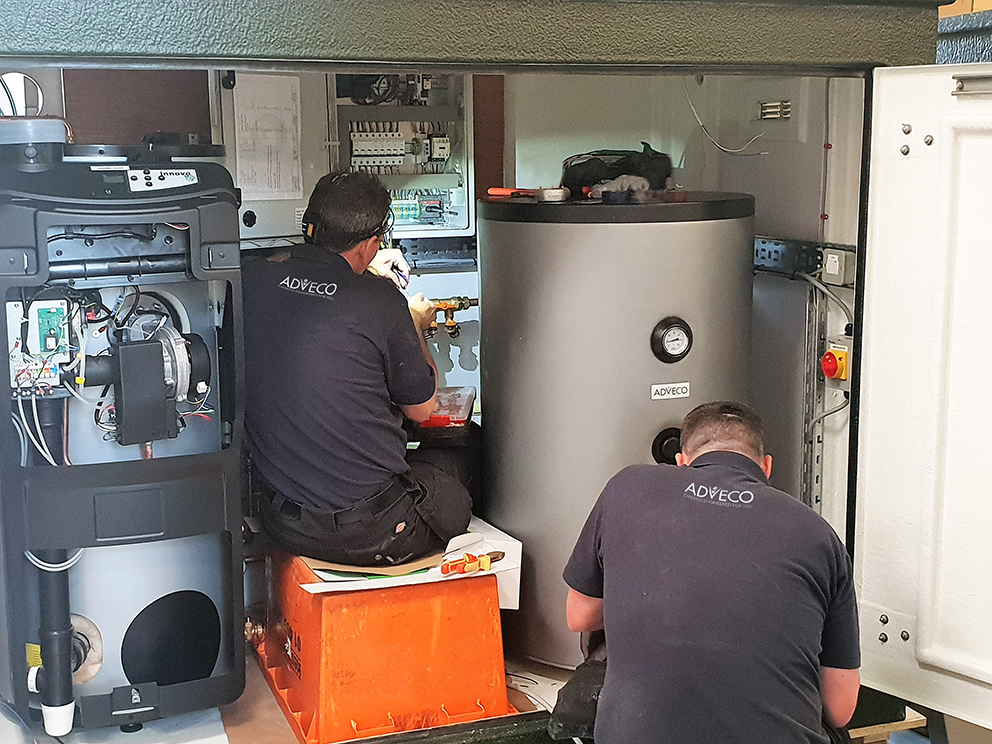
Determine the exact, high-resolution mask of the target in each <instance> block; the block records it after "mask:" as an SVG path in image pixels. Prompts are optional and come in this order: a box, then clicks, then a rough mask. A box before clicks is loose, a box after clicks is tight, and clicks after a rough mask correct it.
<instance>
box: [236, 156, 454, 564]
mask: <svg viewBox="0 0 992 744" xmlns="http://www.w3.org/2000/svg"><path fill="white" fill-rule="evenodd" d="M391 218H392V214H391V211H390V198H389V192H388V191H386V189H385V188H383V186H382V184H381V183H379V181H378V179H376V178H375V177H374V176H371V175H368V174H365V173H340V174H332V175H327V176H324V177H323V178H322V179H320V181H319V182H318V184H317V186H316V188H315V189H314V192H313V194H312V195H311V197H310V203H309V206H308V207H307V210H306V212H305V213H304V215H303V233H304V239H305V241H306V243H305V244H303V245H297V246H294V247H292V248H291V249H290V250H289V251H288V252H286V251H283V252H281V253H276V254H256V255H248V256H246V257H245V259H244V262H243V269H242V280H243V293H244V323H245V357H246V364H245V368H246V375H245V376H246V388H247V401H246V404H245V440H246V443H247V449H248V453H249V455H250V460H251V475H252V490H253V492H254V495H255V496H256V498H257V502H258V507H259V509H260V516H261V519H262V523H263V525H264V527H265V529H266V531H267V532H268V533H269V535H270V536H271V537H272V539H273V540H274V541H275V543H276V544H277V545H279V546H280V547H282V548H283V549H285V550H288V551H290V552H293V553H299V554H302V555H306V556H310V557H314V558H322V559H324V560H329V561H334V562H338V563H345V564H349V565H356V566H388V565H392V564H400V563H404V562H407V561H410V560H413V559H416V558H420V557H422V556H424V555H426V554H429V553H432V552H436V551H439V550H443V549H444V547H445V545H446V544H447V541H448V540H449V539H450V538H451V537H453V536H454V535H457V534H460V533H462V532H464V531H465V528H466V527H467V526H468V522H469V519H470V518H471V500H470V498H469V493H468V491H467V490H466V488H465V486H464V485H463V483H462V482H459V481H460V480H462V479H463V478H465V479H467V477H468V474H466V473H451V472H445V470H444V469H442V467H440V464H441V463H440V459H443V458H441V457H440V454H439V451H437V450H435V451H434V452H433V453H432V452H424V453H421V452H419V451H418V453H417V454H416V455H412V456H411V457H410V458H409V460H408V459H407V457H406V454H407V447H406V443H407V437H406V433H405V431H404V430H403V427H402V424H403V419H404V417H406V418H409V419H412V420H414V421H417V422H420V421H424V420H425V419H427V418H428V417H429V416H430V414H431V412H432V411H433V410H434V405H435V400H436V393H437V370H436V368H435V366H434V361H433V360H432V359H431V355H430V352H429V351H428V349H427V345H426V343H425V342H424V338H423V335H422V333H421V331H422V330H423V329H425V328H426V327H427V326H428V325H429V324H430V323H431V321H432V320H433V319H434V305H433V304H432V303H431V302H430V301H429V300H427V299H425V298H424V296H423V295H422V294H417V295H414V296H413V297H411V298H410V299H409V301H408V300H407V299H406V298H405V297H404V296H403V295H402V294H401V293H400V292H399V290H398V289H397V285H398V286H399V287H404V286H406V277H407V276H409V272H410V267H409V266H408V265H407V263H406V261H405V260H404V259H403V256H402V254H401V253H400V251H398V250H393V249H386V250H380V246H381V244H382V243H383V241H384V239H385V236H386V234H387V233H388V232H389V229H390V227H391V222H392V220H391ZM441 454H443V453H441ZM433 455H437V457H433ZM449 470H450V468H449ZM455 476H457V477H455Z"/></svg>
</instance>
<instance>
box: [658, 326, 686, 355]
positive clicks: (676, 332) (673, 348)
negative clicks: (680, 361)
mask: <svg viewBox="0 0 992 744" xmlns="http://www.w3.org/2000/svg"><path fill="white" fill-rule="evenodd" d="M661 345H662V348H664V350H665V352H666V353H667V354H670V355H671V356H673V357H678V356H682V355H683V354H685V353H686V351H688V349H689V334H688V333H686V330H685V329H684V328H679V327H678V326H673V327H672V328H669V329H667V330H666V331H665V333H664V335H662V337H661Z"/></svg>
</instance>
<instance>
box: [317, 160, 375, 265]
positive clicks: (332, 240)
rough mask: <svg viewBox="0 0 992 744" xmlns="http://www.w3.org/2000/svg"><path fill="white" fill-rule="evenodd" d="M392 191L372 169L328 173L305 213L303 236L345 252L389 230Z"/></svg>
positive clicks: (329, 248)
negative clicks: (390, 195)
mask: <svg viewBox="0 0 992 744" xmlns="http://www.w3.org/2000/svg"><path fill="white" fill-rule="evenodd" d="M389 202H390V199H389V192H388V191H386V188H385V187H384V186H383V185H382V183H380V181H379V179H378V178H376V177H375V176H372V175H369V174H368V173H328V174H327V175H326V176H324V177H323V178H321V179H320V180H319V181H317V185H316V187H314V190H313V193H312V194H311V195H310V203H309V204H308V205H307V209H306V211H305V212H304V213H303V239H304V240H305V241H306V242H308V243H316V244H318V245H321V246H324V247H325V248H327V250H329V251H331V252H333V253H344V252H345V251H347V250H349V249H351V248H354V247H355V246H356V245H358V244H359V243H361V242H362V241H363V240H368V239H369V238H372V237H380V238H381V237H382V236H383V235H385V234H386V233H388V232H389V230H390V228H391V227H392V223H393V219H392V218H393V213H392V210H391V209H390V208H389Z"/></svg>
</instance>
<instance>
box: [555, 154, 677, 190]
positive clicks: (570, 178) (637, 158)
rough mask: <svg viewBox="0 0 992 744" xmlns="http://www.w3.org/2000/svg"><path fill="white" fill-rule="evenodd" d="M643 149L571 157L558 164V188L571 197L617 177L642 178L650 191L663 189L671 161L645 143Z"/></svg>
mask: <svg viewBox="0 0 992 744" xmlns="http://www.w3.org/2000/svg"><path fill="white" fill-rule="evenodd" d="M641 144H642V145H643V146H644V149H643V150H641V152H637V151H636V150H594V151H593V152H586V153H582V154H581V155H572V156H571V157H569V158H566V159H565V162H564V163H563V164H562V171H561V185H562V186H565V187H566V188H568V190H569V191H571V192H572V194H573V195H575V196H578V195H580V194H581V193H582V188H583V187H585V186H595V185H596V184H597V183H601V182H602V181H611V180H613V179H614V178H619V177H620V176H642V177H643V178H646V179H647V181H648V183H649V184H650V186H651V189H652V190H654V191H659V190H661V189H664V188H667V186H668V179H669V178H671V175H672V159H671V158H670V157H669V156H668V155H666V154H665V153H663V152H656V151H655V150H654V149H653V148H652V147H651V145H649V144H648V143H647V142H642V143H641Z"/></svg>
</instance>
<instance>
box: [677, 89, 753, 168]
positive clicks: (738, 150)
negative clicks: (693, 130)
mask: <svg viewBox="0 0 992 744" xmlns="http://www.w3.org/2000/svg"><path fill="white" fill-rule="evenodd" d="M682 87H683V88H684V89H685V100H686V101H688V102H689V109H690V110H691V111H692V115H693V116H694V117H695V119H696V123H697V124H699V128H700V129H701V130H702V132H703V134H705V135H706V139H708V140H709V141H710V142H712V143H713V146H714V147H715V148H716V149H718V150H719V151H720V152H725V153H727V154H728V155H737V156H739V157H753V156H755V155H768V153H767V152H744V150H746V149H747V148H749V147H750V146H751V145H753V144H754V143H755V142H756V141H757V140H758V139H760V138H761V137H764V136H765V133H764V132H761V133H760V134H756V135H755V136H754V137H752V138H751V139H749V140H748V141H747V142H746V143H744V145H743V146H742V147H725V146H723V145H721V144H720V143H719V142H717V141H716V140H715V139H714V138H713V135H712V134H710V130H709V129H707V128H706V125H705V124H703V120H702V119H701V118H700V117H699V112H697V111H696V106H695V104H693V102H692V96H691V95H689V84H688V83H687V82H686V79H685V78H684V77H683V78H682Z"/></svg>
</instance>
